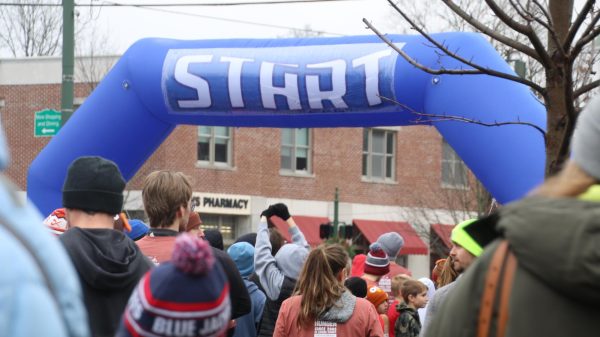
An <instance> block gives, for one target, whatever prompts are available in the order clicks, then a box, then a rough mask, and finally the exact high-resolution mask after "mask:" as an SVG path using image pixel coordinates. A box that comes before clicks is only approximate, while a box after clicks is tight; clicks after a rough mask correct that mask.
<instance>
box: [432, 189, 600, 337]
mask: <svg viewBox="0 0 600 337" xmlns="http://www.w3.org/2000/svg"><path fill="white" fill-rule="evenodd" d="M497 230H498V231H499V232H500V233H501V235H502V236H503V237H504V238H505V239H507V240H508V242H509V243H510V246H511V249H512V251H513V252H514V254H515V255H516V257H517V261H518V266H517V270H516V272H515V277H514V283H513V288H512V292H511V296H510V303H509V318H508V323H507V329H506V336H511V337H521V336H522V337H530V336H544V337H563V336H577V337H585V336H590V337H591V336H600V203H596V202H588V201H581V200H577V199H571V198H569V199H548V198H541V197H533V198H528V199H525V200H523V201H520V202H518V203H514V204H511V205H508V206H506V207H504V208H503V209H502V210H501V211H500V220H499V222H498V224H497ZM498 244H499V240H496V241H494V242H492V243H491V244H490V245H488V247H486V249H485V251H484V252H483V254H482V255H481V256H480V257H479V258H478V259H477V261H475V262H474V263H473V265H471V266H470V267H469V269H468V270H467V271H466V272H465V274H464V275H463V276H462V277H461V278H460V279H459V280H458V281H457V284H456V286H455V287H454V289H453V291H452V292H451V293H450V294H449V295H448V297H447V299H446V300H445V301H444V303H442V304H441V308H440V310H439V312H438V314H437V315H436V316H435V318H434V319H433V321H432V322H429V323H431V324H428V328H427V330H426V331H425V337H444V336H449V337H469V336H476V331H477V317H478V313H479V306H480V301H481V297H482V294H483V284H484V278H485V274H486V271H487V269H488V266H489V264H490V260H491V257H492V254H493V252H494V251H495V249H496V248H497V246H498ZM496 314H497V307H496V309H495V310H494V316H493V319H492V326H491V329H490V331H491V333H490V334H489V336H490V337H495V336H496V333H495V331H496V319H495V318H496Z"/></svg>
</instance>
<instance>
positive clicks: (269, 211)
mask: <svg viewBox="0 0 600 337" xmlns="http://www.w3.org/2000/svg"><path fill="white" fill-rule="evenodd" d="M273 215H275V213H274V212H273V205H270V206H269V208H267V209H265V210H264V211H262V213H260V217H261V218H262V217H263V216H265V217H267V219H269V218H270V217H272V216H273Z"/></svg>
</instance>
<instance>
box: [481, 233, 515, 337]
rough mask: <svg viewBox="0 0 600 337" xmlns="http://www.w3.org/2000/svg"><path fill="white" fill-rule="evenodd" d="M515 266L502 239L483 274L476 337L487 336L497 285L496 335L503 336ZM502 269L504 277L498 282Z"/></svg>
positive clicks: (512, 255) (512, 256) (506, 242)
mask: <svg viewBox="0 0 600 337" xmlns="http://www.w3.org/2000/svg"><path fill="white" fill-rule="evenodd" d="M516 266H517V259H516V257H515V255H514V254H513V253H512V252H511V251H510V250H509V247H508V241H506V240H503V241H502V242H500V245H499V246H498V248H497V249H496V251H495V252H494V255H493V256H492V261H491V263H490V266H489V268H488V270H487V273H486V276H485V288H484V290H483V296H482V298H481V305H480V307H479V318H478V324H477V337H488V335H489V332H490V325H491V322H492V313H493V310H494V304H495V300H496V293H497V291H498V286H499V285H501V289H500V307H499V314H498V321H497V328H498V330H497V333H496V337H503V336H504V333H505V331H506V323H507V321H508V302H509V299H510V293H511V289H512V284H513V278H514V274H515V270H516ZM503 269H504V277H503V278H502V283H501V284H500V282H499V281H500V276H501V274H502V270H503Z"/></svg>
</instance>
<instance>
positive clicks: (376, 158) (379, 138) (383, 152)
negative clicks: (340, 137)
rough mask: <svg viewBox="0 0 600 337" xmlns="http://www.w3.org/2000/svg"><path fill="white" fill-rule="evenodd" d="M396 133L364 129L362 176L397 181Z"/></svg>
mask: <svg viewBox="0 0 600 337" xmlns="http://www.w3.org/2000/svg"><path fill="white" fill-rule="evenodd" d="M395 166H396V132H395V131H390V130H380V129H364V131H363V158H362V175H363V177H365V178H367V179H373V180H388V181H395V174H394V171H395Z"/></svg>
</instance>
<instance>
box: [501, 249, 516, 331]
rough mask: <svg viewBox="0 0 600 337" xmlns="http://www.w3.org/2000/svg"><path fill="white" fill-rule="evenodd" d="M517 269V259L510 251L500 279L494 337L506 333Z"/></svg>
mask: <svg viewBox="0 0 600 337" xmlns="http://www.w3.org/2000/svg"><path fill="white" fill-rule="evenodd" d="M516 269H517V258H516V256H515V254H513V252H512V251H510V249H509V250H508V257H507V259H506V264H505V267H504V277H503V279H502V290H501V291H502V293H501V295H500V296H501V297H500V309H499V310H500V313H499V315H498V326H497V328H498V332H497V333H496V337H503V336H504V334H505V332H506V322H508V302H509V300H510V293H511V290H512V286H513V278H514V277H515V270H516Z"/></svg>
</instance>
